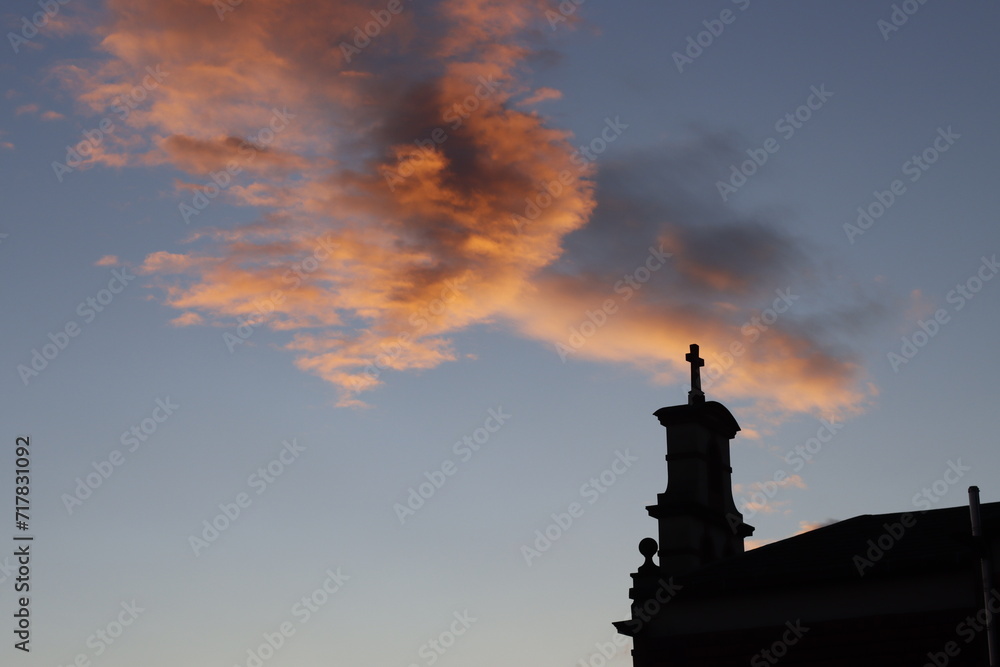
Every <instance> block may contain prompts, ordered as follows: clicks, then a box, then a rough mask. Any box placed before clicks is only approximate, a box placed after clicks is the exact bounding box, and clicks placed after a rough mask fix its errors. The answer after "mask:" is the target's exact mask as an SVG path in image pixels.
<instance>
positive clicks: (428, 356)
mask: <svg viewBox="0 0 1000 667" xmlns="http://www.w3.org/2000/svg"><path fill="white" fill-rule="evenodd" d="M108 6H109V10H110V11H109V13H108V15H107V16H108V18H107V21H106V23H104V24H101V25H99V26H97V27H95V28H93V30H94V31H95V33H96V34H97V35H98V36H99V37H100V39H101V42H100V44H101V47H102V48H103V49H104V50H105V51H106V54H107V57H106V58H105V59H104V60H102V61H100V62H99V63H96V64H94V65H93V66H86V67H85V66H83V65H81V64H79V63H73V64H66V65H64V66H62V67H60V68H59V69H58V71H57V75H58V76H59V77H61V79H62V80H63V82H64V83H65V85H66V86H67V87H69V88H70V89H71V90H73V91H75V93H76V95H77V98H78V100H79V101H80V102H81V103H82V104H84V105H85V106H86V107H88V108H89V109H90V110H91V112H92V113H94V114H106V113H109V112H110V111H111V105H112V102H111V100H115V99H119V100H120V99H121V98H122V96H123V95H128V94H129V92H130V91H132V90H133V89H134V88H135V87H136V86H137V85H139V83H140V82H141V81H142V79H143V77H144V76H145V74H146V72H148V71H149V69H148V68H151V67H156V68H159V70H158V71H162V72H164V73H167V74H168V76H167V77H166V78H165V80H164V83H163V84H162V85H159V86H158V87H156V88H155V89H151V90H150V91H149V92H148V95H144V96H143V99H142V100H141V101H136V102H135V105H134V109H132V112H131V113H128V114H127V115H126V117H125V118H124V119H123V124H124V127H123V128H122V130H121V131H120V132H119V131H116V132H115V133H114V134H113V135H111V136H110V137H109V138H108V140H107V141H106V142H105V143H104V144H103V145H102V146H101V147H100V150H98V151H95V155H94V156H93V157H92V159H93V160H94V161H97V162H105V163H107V164H115V165H136V166H142V165H170V166H172V167H174V168H176V169H179V170H181V171H183V172H185V173H186V174H187V175H188V176H189V177H188V178H184V179H178V180H177V181H176V193H177V197H178V201H179V202H183V201H188V200H190V198H191V197H192V196H194V195H195V194H196V193H197V192H199V191H201V190H202V189H203V188H204V187H205V186H204V184H205V183H210V182H211V181H209V180H208V179H210V178H212V174H213V173H221V171H222V170H227V169H228V170H229V175H230V176H231V179H232V183H231V184H228V185H226V186H225V187H223V188H222V189H223V190H224V192H223V193H219V192H218V190H219V188H217V189H216V190H217V192H216V194H218V196H219V197H220V198H223V199H225V200H226V201H228V202H229V203H232V204H236V205H244V206H254V207H257V209H258V210H259V211H260V217H259V219H258V220H257V221H256V222H255V223H253V224H249V225H245V226H242V227H238V228H234V229H225V230H223V229H212V228H211V221H212V218H211V212H210V211H207V212H206V213H203V214H200V215H198V216H197V217H195V218H193V219H192V220H191V223H192V225H193V226H194V227H195V230H194V233H193V234H192V236H191V238H190V239H189V241H190V242H191V244H192V245H191V246H190V248H187V249H185V250H184V251H183V252H166V251H158V252H153V253H151V254H150V255H149V256H148V257H146V259H145V261H144V262H143V263H142V267H141V270H142V271H143V273H145V274H146V275H147V276H149V277H150V278H151V280H152V281H153V283H154V284H156V285H158V286H159V287H160V288H161V289H162V290H163V295H164V297H163V298H164V301H165V303H166V304H168V305H170V306H172V307H174V308H177V309H180V310H181V311H182V313H181V315H180V316H178V317H177V318H175V319H174V320H173V321H172V323H173V324H175V325H192V326H194V325H206V324H207V325H216V326H220V327H231V326H233V325H234V324H236V323H238V322H240V321H243V322H246V321H248V318H256V321H257V322H260V323H262V324H261V326H266V327H268V328H270V329H272V330H274V331H280V332H284V334H283V335H285V336H287V338H286V339H285V340H284V344H285V345H286V347H287V349H288V350H290V351H291V352H292V353H293V354H294V355H295V363H296V365H297V366H298V367H299V368H301V369H303V370H305V371H308V372H311V373H315V374H317V375H319V376H320V377H322V378H324V379H326V380H328V381H329V382H331V383H332V384H333V385H335V386H336V387H337V389H338V395H339V399H338V400H339V403H340V404H341V405H356V404H360V399H359V395H360V394H361V393H363V392H365V391H369V390H371V389H373V388H375V387H377V386H378V385H379V384H380V383H382V382H384V381H385V379H386V373H387V372H389V371H404V370H410V369H426V368H432V367H434V366H437V365H439V364H441V363H443V362H446V361H451V360H455V359H457V358H458V357H459V356H460V354H461V351H460V350H457V349H456V348H455V343H454V340H453V336H454V334H455V333H457V332H459V331H462V330H464V329H467V328H469V327H472V326H475V325H482V324H491V325H501V326H505V327H507V328H508V329H509V330H511V331H512V332H515V333H518V334H521V335H526V336H530V337H532V338H535V339H538V340H540V341H542V342H544V344H546V345H549V346H551V347H552V349H553V354H556V349H557V345H558V344H560V343H563V342H565V341H566V340H567V337H568V336H570V335H571V332H572V331H573V330H574V327H577V326H578V325H579V324H580V323H581V322H582V321H583V320H584V319H585V318H586V317H587V313H588V312H593V311H594V310H595V309H600V308H601V306H602V304H603V303H604V302H605V301H606V300H607V299H616V300H617V301H616V302H617V304H618V306H620V308H618V309H616V313H615V314H613V315H612V316H609V317H608V318H607V322H606V324H605V325H602V327H601V328H600V331H598V332H596V333H595V334H594V335H593V336H590V337H588V338H587V340H586V344H584V345H581V346H579V347H578V348H574V349H573V353H572V354H571V355H570V358H571V359H573V360H576V359H586V360H592V361H599V362H609V363H618V364H627V365H631V366H634V367H635V368H637V369H639V370H641V371H642V372H646V373H649V374H650V376H651V377H652V378H654V379H655V380H656V381H661V382H671V381H677V380H678V379H680V378H681V377H682V371H681V370H680V366H682V365H683V364H682V360H683V352H684V351H685V350H686V348H687V344H688V343H690V342H699V343H701V344H702V346H703V350H705V351H715V352H717V353H718V352H720V351H723V350H728V349H730V346H731V345H732V343H734V342H738V343H742V344H744V345H745V351H744V353H743V354H742V355H740V357H739V359H737V360H736V362H735V363H733V364H731V365H730V366H728V367H727V368H726V369H725V370H724V372H720V373H719V375H718V377H717V378H715V379H714V380H713V388H712V390H713V394H714V395H715V396H718V397H723V398H725V397H732V398H740V399H749V400H750V401H752V402H754V403H755V405H756V406H757V407H758V408H760V409H761V410H764V411H769V412H784V411H788V412H845V411H851V410H856V409H858V407H859V406H860V405H862V404H863V402H864V401H865V400H866V394H865V392H864V391H863V390H862V389H860V388H859V386H860V383H859V380H860V379H861V376H862V373H861V370H860V368H859V366H858V365H857V362H856V361H855V358H854V356H853V355H852V353H851V352H850V347H849V346H848V345H845V343H844V341H845V336H844V335H843V334H845V332H847V331H848V330H849V329H850V328H851V327H855V326H858V323H859V322H862V321H864V319H865V318H866V317H870V316H871V313H873V312H876V311H877V310H878V307H877V306H876V305H873V302H872V301H871V300H868V299H865V298H864V297H863V295H856V294H848V295H843V294H839V295H838V294H832V293H830V291H829V289H828V288H827V287H826V285H827V284H828V281H827V276H825V275H822V273H821V269H818V268H817V267H816V264H815V262H814V258H813V257H812V256H811V255H810V254H809V252H808V250H807V249H805V248H803V247H802V245H801V244H800V243H799V242H798V241H797V240H796V238H795V237H794V236H793V235H791V234H789V233H787V232H785V231H783V230H782V229H781V228H780V227H779V226H776V225H775V224H773V222H772V221H768V220H762V219H759V218H757V217H748V216H737V215H735V214H733V213H732V212H731V211H728V210H726V209H724V208H722V207H721V205H719V204H715V203H714V202H710V201H708V202H707V201H703V200H702V199H700V198H699V197H696V196H693V195H692V194H691V189H690V188H689V187H688V186H689V185H690V182H689V180H690V173H691V171H692V169H697V168H704V167H705V164H704V163H705V161H706V160H711V159H713V158H715V157H718V156H719V155H720V154H721V153H724V152H725V150H726V149H725V147H724V146H723V147H721V148H720V145H719V142H718V141H717V140H716V139H713V138H705V139H704V140H702V141H701V142H700V143H697V144H696V145H691V146H675V147H668V148H667V149H665V150H663V151H660V152H659V153H658V154H657V155H655V156H654V155H652V154H639V155H635V154H633V155H629V156H628V159H627V160H619V161H617V162H612V161H608V160H602V161H601V169H600V172H598V170H597V166H596V161H595V160H592V159H589V158H582V157H581V155H580V153H579V152H578V148H577V144H578V143H579V142H578V141H577V140H576V138H574V137H572V136H571V135H570V134H569V133H568V132H566V131H565V130H561V129H559V128H557V127H554V126H553V125H552V124H550V123H549V122H547V121H546V119H545V118H544V117H543V116H541V115H539V114H538V113H537V112H535V111H527V110H521V106H523V105H527V106H530V105H534V104H537V103H539V102H542V101H544V100H549V99H557V98H558V97H559V96H560V95H561V93H560V92H559V91H557V90H555V89H550V88H542V89H534V88H533V87H532V86H530V85H529V84H528V83H527V78H528V77H527V64H528V63H529V62H531V59H532V56H533V55H534V54H536V53H537V51H538V50H539V49H540V48H542V47H543V46H544V45H543V43H542V42H541V41H540V40H541V37H540V35H542V34H543V31H542V30H541V28H543V27H544V23H545V18H544V17H545V10H546V9H548V8H549V3H548V2H546V1H544V0H520V1H518V2H501V1H499V0H446V1H444V2H439V3H436V4H434V5H432V6H424V5H421V6H417V5H416V4H412V5H411V4H405V5H403V10H402V11H401V12H400V13H399V14H397V15H394V16H393V17H392V20H391V21H390V22H389V23H388V24H387V25H385V26H384V27H383V28H382V29H381V30H380V31H379V33H378V34H377V35H374V36H370V39H369V40H368V41H367V42H365V43H364V45H363V48H361V47H359V46H358V44H359V43H360V42H358V41H357V40H356V35H357V32H356V28H358V27H359V26H361V27H362V29H363V26H365V25H366V23H368V22H370V21H371V20H372V15H371V10H370V7H369V6H368V5H367V4H366V3H362V2H353V1H340V2H319V1H316V2H303V3H298V4H297V5H296V10H295V11H288V8H287V3H285V2H279V1H277V0H274V1H270V2H268V1H264V0H260V1H257V2H253V3H242V4H240V5H238V6H235V7H234V8H233V11H232V12H229V13H227V14H226V15H225V20H219V17H218V16H217V15H216V13H215V10H214V9H212V5H211V3H207V2H206V3H203V5H202V6H200V7H195V8H192V6H191V4H190V3H188V2H181V1H180V0H138V1H129V2H125V1H124V0H114V1H112V2H109V3H108ZM197 11H203V13H204V16H203V17H202V18H200V19H199V18H197V17H196V16H193V15H192V12H197ZM351 47H353V48H351ZM517 100H520V103H515V102H516V101H517ZM276 110H280V111H281V112H283V113H285V114H286V116H288V117H289V118H290V120H288V122H287V123H286V124H285V126H283V127H282V129H281V131H280V132H272V133H271V134H270V135H267V134H266V130H267V127H268V123H269V119H271V118H272V117H273V115H274V114H275V113H276ZM607 122H608V123H609V127H610V126H611V125H610V124H611V123H612V122H613V121H612V120H611V119H608V121H607ZM614 122H615V123H617V127H619V128H621V127H622V126H623V124H622V123H619V122H618V121H614ZM626 122H627V119H626ZM597 130H598V131H600V130H601V128H600V127H598V128H597ZM618 131H619V132H620V131H621V130H620V129H619V130H618ZM262 137H264V138H267V139H268V141H267V142H266V145H265V143H264V142H263V141H262ZM583 139H584V140H585V141H589V140H590V139H591V138H590V137H584V138H583ZM621 155H626V152H624V151H623V152H621V153H620V156H621ZM723 157H725V156H723ZM533 204H534V206H535V208H534V209H532V208H531V207H532V205H533ZM178 220H179V222H178V224H179V225H180V224H181V223H180V218H178ZM324 239H326V240H329V241H330V243H331V244H332V245H331V247H330V250H329V251H328V252H324V253H323V256H322V259H321V260H317V262H316V266H315V268H314V269H313V270H311V271H309V272H307V274H306V273H302V272H299V274H296V273H295V267H296V266H297V265H299V264H301V263H303V262H304V261H305V260H306V259H307V258H309V257H310V256H312V255H314V254H315V248H316V247H317V244H319V243H320V242H321V241H322V240H324ZM650 252H659V253H661V254H662V253H667V254H669V256H670V259H669V260H667V261H666V262H664V261H663V260H662V259H660V260H658V261H660V266H659V267H658V270H657V271H656V272H655V274H654V275H651V276H650V277H648V283H646V282H643V285H644V286H643V287H642V288H641V289H640V288H636V289H633V290H632V293H631V296H630V297H629V298H628V299H627V300H626V299H625V298H624V294H625V292H624V290H620V291H617V292H616V289H615V286H616V284H617V283H618V281H619V280H620V279H621V278H622V277H623V276H625V275H628V274H631V273H635V272H637V270H638V268H639V267H640V265H641V264H642V263H643V262H644V261H646V257H647V255H649V253H650ZM316 256H317V257H319V255H316ZM289 271H291V272H292V273H291V274H290V273H289ZM636 275H637V276H638V275H640V274H636ZM297 278H299V279H297ZM788 287H790V288H792V289H793V290H794V291H795V293H796V294H801V295H802V299H803V300H802V301H799V302H798V303H797V304H796V306H795V307H794V308H793V309H792V310H790V311H788V312H787V313H783V315H782V317H780V318H779V320H778V321H777V322H773V323H771V324H769V325H768V327H767V329H766V330H763V329H759V330H758V331H759V335H758V336H757V337H756V338H755V339H754V340H753V341H750V340H748V338H749V336H747V335H746V334H745V333H744V332H743V331H742V330H741V327H743V325H744V324H746V323H747V322H749V321H750V319H751V318H752V317H754V316H755V315H759V314H760V313H761V312H762V311H764V309H766V308H768V307H770V305H771V302H772V301H773V300H774V299H775V296H774V294H775V291H776V290H781V289H785V288H788ZM275 293H280V295H281V298H280V299H271V301H272V303H271V304H270V307H269V310H268V314H267V316H266V317H263V316H262V315H261V313H260V310H261V301H262V300H265V299H268V298H270V295H273V294H275ZM710 366H711V364H710ZM706 370H708V368H706Z"/></svg>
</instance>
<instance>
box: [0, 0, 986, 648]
mask: <svg viewBox="0 0 1000 667" xmlns="http://www.w3.org/2000/svg"><path fill="white" fill-rule="evenodd" d="M998 19H1000V9H998V8H997V6H996V4H995V3H989V2H982V1H974V0H970V1H969V2H962V3H944V2H924V3H918V2H915V1H914V0H907V1H906V2H897V3H892V2H860V1H855V0H852V1H848V2H837V3H833V2H826V3H818V2H814V3H801V2H798V3H792V2H780V3H763V2H759V0H732V1H729V0H725V1H723V0H716V1H714V2H706V3H679V2H663V3H646V2H634V1H632V0H625V1H621V2H615V3H610V2H598V1H596V0H581V1H580V2H576V0H572V1H567V2H562V3H556V2H549V1H544V0H513V1H503V2H501V1H500V0H493V1H491V0H445V1H439V2H412V1H410V0H387V1H384V2H383V1H381V0H379V1H376V2H354V1H350V0H337V1H335V2H329V1H328V2H294V3H293V2H287V1H285V2H282V1H279V0H246V1H244V2H238V1H236V0H216V1H215V2H211V1H209V0H198V1H193V0H186V1H182V0H129V1H127V2H126V1H125V0H111V1H107V2H103V3H98V2H93V3H84V2H82V1H81V0H67V1H66V2H61V1H59V0H50V1H49V2H46V1H45V0H42V1H41V2H19V3H15V4H12V5H10V6H8V7H7V8H5V13H4V15H3V25H4V32H5V34H6V39H5V41H6V44H5V46H4V47H2V48H3V49H4V55H3V57H2V60H0V91H2V93H3V96H2V100H3V107H2V115H0V119H2V120H0V168H2V170H3V174H4V178H3V180H2V182H0V192H2V196H3V211H4V214H3V216H2V219H0V272H2V281H3V283H2V284H3V289H2V290H0V307H2V312H3V314H4V345H3V348H2V352H0V354H2V356H3V359H2V364H0V367H2V368H3V369H4V370H3V373H2V375H0V377H2V380H0V397H2V401H3V405H4V406H5V415H6V418H5V422H4V423H5V427H4V432H3V434H2V438H3V439H4V440H5V442H6V446H5V447H4V448H3V451H4V452H5V453H4V454H3V455H2V457H3V458H2V460H0V470H2V471H3V473H2V476H0V496H2V497H3V498H6V499H7V500H6V501H5V502H8V503H12V504H13V503H14V502H15V501H14V500H13V499H14V497H15V495H16V494H17V491H16V487H17V486H19V485H20V484H21V483H20V482H16V481H15V474H16V473H15V470H16V468H17V466H18V463H17V453H16V452H17V438H19V437H27V438H28V442H29V444H28V446H27V450H28V454H29V458H30V473H29V475H28V476H29V478H30V482H29V487H30V488H29V490H28V491H29V492H28V499H29V500H30V503H29V509H28V512H27V514H28V517H29V525H28V527H27V529H25V530H21V529H18V528H17V527H16V525H15V522H14V517H11V518H10V523H8V524H7V527H5V528H3V529H2V530H0V540H3V541H4V542H6V543H7V545H8V546H7V547H5V548H3V549H2V550H0V553H2V554H8V555H6V556H2V557H0V600H2V602H0V605H2V611H3V614H2V615H3V617H4V618H7V619H8V620H7V621H6V622H7V624H9V625H10V626H11V627H10V628H4V636H5V637H6V638H7V639H6V645H5V646H3V648H2V649H0V650H2V651H3V653H4V655H5V656H7V655H9V656H11V657H10V658H7V657H5V658H4V660H5V664H6V662H7V661H8V660H9V661H10V664H24V665H49V666H51V665H60V666H63V665H71V664H77V665H80V666H81V667H87V665H90V664H93V665H102V666H108V667H113V666H115V665H135V664H143V665H148V666H149V667H172V666H174V665H186V666H193V667H201V666H205V667H208V666H212V665H220V666H226V667H228V666H230V665H243V666H246V667H252V666H253V665H264V664H266V665H269V666H274V667H279V666H286V665H289V666H296V667H311V666H319V665H329V664H337V665H356V666H359V667H361V666H364V665H373V666H374V665H379V666H384V665H399V666H400V667H409V666H411V665H417V666H421V667H424V666H426V667H430V666H431V665H440V666H442V667H448V666H449V665H462V664H476V665H480V666H482V667H492V666H495V665H496V666H499V665H507V664H512V663H516V664H526V665H567V666H570V665H579V664H581V662H582V663H583V664H589V665H592V666H593V667H600V665H603V664H605V663H607V664H613V665H628V664H630V657H629V655H628V650H629V646H628V645H627V643H626V642H624V641H623V640H622V639H621V638H619V640H618V641H617V642H616V641H615V638H616V635H615V633H614V629H613V628H612V626H611V622H612V621H617V620H622V619H624V618H626V617H627V616H628V609H629V600H628V588H629V586H630V583H631V580H630V579H629V576H628V575H629V573H630V572H632V571H634V570H635V568H636V567H637V566H638V565H639V564H640V563H641V562H642V557H641V556H640V555H639V553H638V550H637V545H638V543H639V540H640V539H642V538H644V537H647V536H651V535H656V526H655V524H654V521H653V520H652V519H651V518H649V517H648V516H647V514H646V511H645V506H646V505H649V504H651V503H653V502H655V496H656V494H657V493H659V492H662V491H663V490H664V488H665V485H666V483H667V480H666V469H665V464H664V461H663V455H664V453H665V438H664V430H663V428H662V426H660V425H659V423H658V422H657V420H656V418H655V417H653V416H652V413H653V412H654V411H655V410H657V409H659V408H661V407H664V406H668V405H675V404H679V403H684V402H686V400H687V399H686V396H687V391H688V389H689V386H688V366H687V364H686V363H685V361H684V355H685V353H686V352H687V350H688V345H689V344H691V343H698V344H699V345H700V346H701V353H702V356H703V357H704V358H705V359H706V366H705V368H704V369H703V370H702V372H703V378H704V388H705V391H706V394H707V395H708V398H709V400H717V401H720V402H722V403H723V404H724V405H726V406H727V407H728V408H729V409H730V410H731V411H732V412H733V414H734V415H735V416H736V418H737V420H738V421H739V423H740V426H741V428H742V430H741V432H740V433H739V434H738V435H737V437H736V438H735V439H734V440H733V443H732V465H733V484H734V497H735V498H736V501H737V505H738V507H740V508H741V510H742V512H743V514H744V517H745V520H746V521H747V522H748V523H749V524H751V525H753V526H755V527H756V531H755V533H754V535H753V537H752V538H751V539H750V540H748V543H747V546H748V547H756V546H760V545H762V544H766V543H768V542H772V541H776V540H779V539H784V538H787V537H789V536H792V535H794V534H797V533H799V532H802V531H805V530H809V529H812V528H815V527H816V526H819V525H823V524H825V523H828V522H830V521H836V520H843V519H847V518H850V517H852V516H857V515H859V514H866V513H871V514H875V513H882V512H896V511H907V510H909V509H914V508H916V509H931V508H936V507H951V506H957V505H963V504H965V503H966V502H967V492H966V490H967V488H968V486H970V485H979V486H980V488H981V490H982V498H983V501H984V502H995V501H998V500H1000V489H998V488H997V487H996V485H995V476H994V475H991V474H990V473H991V471H995V470H996V469H997V467H998V465H1000V453H997V448H996V447H995V446H994V443H993V442H992V440H993V438H994V437H995V436H994V432H995V428H994V427H993V426H994V424H993V421H994V413H993V409H995V408H994V407H992V406H995V405H996V403H997V398H998V393H1000V392H998V387H1000V381H998V380H997V377H996V373H995V361H996V358H997V352H996V348H995V341H996V335H995V333H996V331H997V330H998V327H1000V308H998V304H1000V280H994V278H995V277H996V275H997V273H998V272H1000V265H998V264H997V253H998V251H1000V230H998V226H997V224H996V211H997V210H998V203H1000V202H998V195H997V192H998V190H997V188H996V187H995V174H996V164H995V161H996V156H997V154H998V151H997V147H998V145H1000V130H998V129H997V124H996V122H995V111H991V110H995V109H996V107H997V106H998V102H1000V100H998V94H997V91H996V87H995V85H994V83H993V82H994V79H995V64H996V62H997V61H998V56H1000V45H998V44H997V41H996V39H995V34H996V28H997V21H998ZM776 480H778V481H776ZM11 514H14V512H13V511H12V512H11ZM24 535H31V536H33V537H34V540H33V541H32V542H31V547H30V549H31V561H30V568H31V569H30V581H29V582H28V583H29V585H30V604H29V609H30V633H31V634H30V652H29V653H24V652H22V651H20V650H18V649H16V648H15V647H14V643H15V639H14V637H13V629H14V628H13V614H14V613H15V612H16V611H17V609H18V608H19V605H18V603H17V600H16V599H15V598H16V597H17V596H18V595H22V594H21V593H19V594H15V593H16V592H15V585H16V583H17V582H16V577H17V575H16V573H15V571H14V569H13V565H14V564H15V563H14V562H13V561H14V557H13V553H14V549H15V548H16V547H17V545H23V542H15V540H14V537H17V536H24ZM8 540H9V541H8ZM860 546H861V547H863V546H864V545H860Z"/></svg>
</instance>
